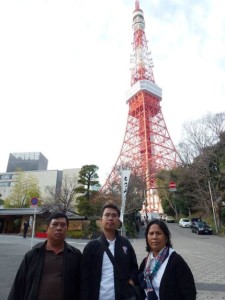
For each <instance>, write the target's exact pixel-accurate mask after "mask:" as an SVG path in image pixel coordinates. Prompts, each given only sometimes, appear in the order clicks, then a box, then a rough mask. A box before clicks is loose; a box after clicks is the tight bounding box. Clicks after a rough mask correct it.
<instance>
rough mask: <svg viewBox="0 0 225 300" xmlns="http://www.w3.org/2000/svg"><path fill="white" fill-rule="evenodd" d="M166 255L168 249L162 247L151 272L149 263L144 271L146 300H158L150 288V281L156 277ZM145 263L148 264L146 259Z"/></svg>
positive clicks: (151, 287)
mask: <svg viewBox="0 0 225 300" xmlns="http://www.w3.org/2000/svg"><path fill="white" fill-rule="evenodd" d="M168 255H169V247H164V248H163V249H162V250H161V251H160V252H159V254H158V255H157V256H156V258H155V260H156V262H155V266H154V268H153V270H152V271H151V266H150V265H151V264H150V261H149V264H148V265H147V266H146V268H145V270H144V279H145V281H146V286H147V299H148V300H154V299H158V298H157V295H156V294H155V291H154V288H153V286H152V279H153V277H154V276H155V275H156V273H157V272H158V270H159V268H160V267H161V265H162V264H163V262H164V261H165V259H166V258H167V257H168ZM147 263H148V259H147Z"/></svg>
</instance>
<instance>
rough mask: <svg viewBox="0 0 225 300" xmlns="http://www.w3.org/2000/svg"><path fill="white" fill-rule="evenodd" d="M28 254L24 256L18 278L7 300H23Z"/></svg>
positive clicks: (17, 274)
mask: <svg viewBox="0 0 225 300" xmlns="http://www.w3.org/2000/svg"><path fill="white" fill-rule="evenodd" d="M27 264H28V263H27V254H26V255H25V256H24V258H23V260H22V262H21V264H20V267H19V269H18V271H17V273H16V277H15V279H14V282H13V284H12V287H11V290H10V293H9V296H8V299H7V300H23V295H24V294H25V281H26V276H25V274H26V268H27Z"/></svg>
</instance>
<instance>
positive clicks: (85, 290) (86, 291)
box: [80, 244, 92, 300]
mask: <svg viewBox="0 0 225 300" xmlns="http://www.w3.org/2000/svg"><path fill="white" fill-rule="evenodd" d="M91 250H92V249H91V245H90V244H87V245H86V246H85V247H84V250H83V257H82V264H81V266H82V267H81V270H82V271H81V288H80V299H81V300H89V299H91V295H90V291H91V289H90V286H91V279H92V278H91V277H92V276H91V274H92V272H91V271H90V268H91V266H92V254H91V253H92V251H91Z"/></svg>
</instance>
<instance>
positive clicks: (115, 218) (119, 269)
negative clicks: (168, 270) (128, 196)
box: [81, 204, 138, 300]
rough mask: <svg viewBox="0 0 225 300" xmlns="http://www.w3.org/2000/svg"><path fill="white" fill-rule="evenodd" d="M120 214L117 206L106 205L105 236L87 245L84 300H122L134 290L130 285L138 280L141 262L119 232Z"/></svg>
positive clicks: (83, 276) (82, 291) (83, 284)
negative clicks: (139, 263) (138, 261)
mask: <svg viewBox="0 0 225 300" xmlns="http://www.w3.org/2000/svg"><path fill="white" fill-rule="evenodd" d="M119 217H120V211H119V209H118V208H117V206H115V205H114V204H106V205H105V206H104V207H103V210H102V217H101V225H102V231H103V232H102V235H101V237H100V238H98V239H95V240H92V241H90V242H89V243H88V244H87V245H86V246H85V248H84V251H83V260H82V285H81V299H82V300H122V299H125V298H126V295H128V293H129V292H130V291H131V292H132V290H133V289H132V287H131V289H130V284H134V283H136V281H137V271H138V264H137V259H136V254H135V252H134V249H133V247H132V245H131V243H130V242H129V241H128V239H126V238H125V237H122V236H119V235H118V232H117V227H118V226H119V225H120V220H119ZM107 248H108V249H109V251H110V252H111V253H112V255H113V257H114V259H115V261H114V263H115V265H114V264H113V263H112V262H111V260H110V258H109V256H108V254H107V251H108V250H107V251H106V249H107ZM128 290H129V291H128ZM129 296H131V295H129Z"/></svg>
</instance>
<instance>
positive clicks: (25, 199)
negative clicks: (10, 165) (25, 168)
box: [4, 171, 41, 208]
mask: <svg viewBox="0 0 225 300" xmlns="http://www.w3.org/2000/svg"><path fill="white" fill-rule="evenodd" d="M40 196H41V193H40V188H39V185H38V179H37V177H36V176H34V175H32V174H29V173H25V172H22V171H20V172H18V173H17V177H16V182H15V185H14V186H13V187H12V190H11V193H10V195H9V196H8V197H7V198H6V199H5V203H4V206H5V207H10V208H22V207H30V205H31V199H32V198H33V197H36V198H40Z"/></svg>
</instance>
